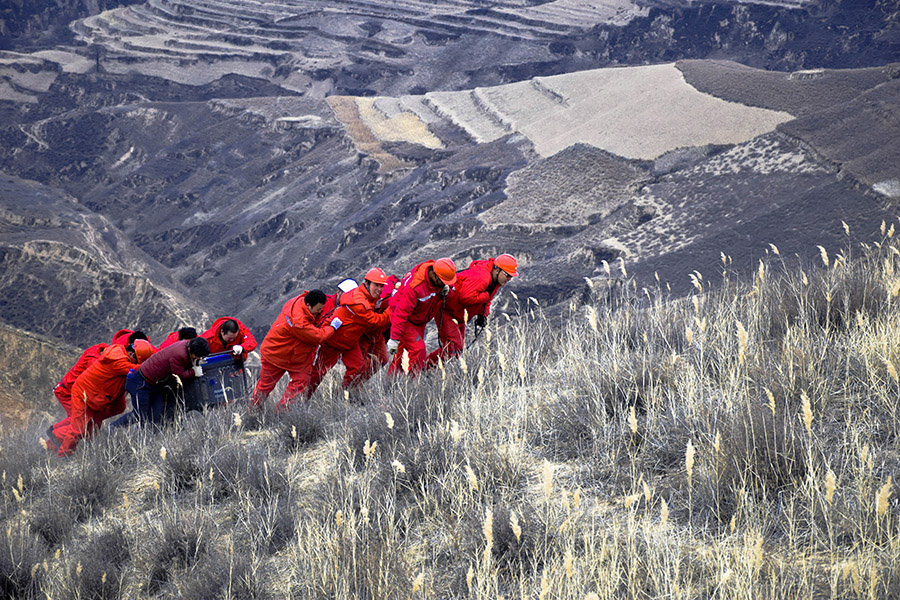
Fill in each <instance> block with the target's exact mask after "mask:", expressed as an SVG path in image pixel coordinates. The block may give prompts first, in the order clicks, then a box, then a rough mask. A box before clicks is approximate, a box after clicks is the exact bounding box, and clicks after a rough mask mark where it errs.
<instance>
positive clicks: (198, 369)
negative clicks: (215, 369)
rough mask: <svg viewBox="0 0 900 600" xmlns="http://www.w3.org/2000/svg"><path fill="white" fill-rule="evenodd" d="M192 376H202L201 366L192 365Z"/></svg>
mask: <svg viewBox="0 0 900 600" xmlns="http://www.w3.org/2000/svg"><path fill="white" fill-rule="evenodd" d="M194 377H203V367H201V366H200V365H194Z"/></svg>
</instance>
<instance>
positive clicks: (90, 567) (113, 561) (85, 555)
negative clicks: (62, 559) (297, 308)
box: [58, 528, 131, 600]
mask: <svg viewBox="0 0 900 600" xmlns="http://www.w3.org/2000/svg"><path fill="white" fill-rule="evenodd" d="M130 558H131V550H130V548H129V544H128V540H127V538H126V536H125V532H124V530H123V529H121V528H118V529H113V530H109V531H103V532H100V533H98V534H96V535H94V536H92V537H91V539H89V540H88V541H87V543H85V544H83V545H82V547H81V548H79V550H77V551H76V552H75V553H74V555H73V556H70V557H68V558H67V563H68V565H67V568H66V569H65V571H64V574H63V578H62V581H60V582H58V585H59V587H60V591H59V595H60V597H62V598H72V599H73V600H81V599H83V600H113V599H116V598H121V597H122V577H123V567H125V565H126V564H127V562H128V561H129V560H130Z"/></svg>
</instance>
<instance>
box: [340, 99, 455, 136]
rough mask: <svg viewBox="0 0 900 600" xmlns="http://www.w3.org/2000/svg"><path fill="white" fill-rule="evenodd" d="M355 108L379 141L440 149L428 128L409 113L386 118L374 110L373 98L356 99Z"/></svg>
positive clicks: (386, 116)
mask: <svg viewBox="0 0 900 600" xmlns="http://www.w3.org/2000/svg"><path fill="white" fill-rule="evenodd" d="M356 106H357V108H358V109H359V116H360V118H361V119H362V121H363V123H365V124H366V126H367V127H368V128H369V129H370V130H371V131H372V133H373V134H375V136H376V137H378V138H379V139H381V140H384V141H388V142H404V141H406V142H412V143H413V144H419V145H422V146H425V147H426V148H441V147H443V144H441V140H439V139H438V138H437V137H435V135H434V134H433V133H431V132H430V131H428V126H427V125H426V124H425V123H423V122H422V121H421V120H420V119H419V117H418V116H416V115H415V114H414V113H411V112H398V113H396V114H394V115H392V116H388V115H386V114H385V113H383V112H381V111H380V110H378V109H377V108H376V105H375V99H374V98H358V99H357V100H356Z"/></svg>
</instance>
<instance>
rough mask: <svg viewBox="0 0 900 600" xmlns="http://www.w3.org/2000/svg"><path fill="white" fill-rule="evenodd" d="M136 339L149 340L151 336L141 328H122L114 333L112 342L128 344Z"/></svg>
mask: <svg viewBox="0 0 900 600" xmlns="http://www.w3.org/2000/svg"><path fill="white" fill-rule="evenodd" d="M134 340H147V341H148V342H149V341H150V338H148V337H147V334H146V333H144V332H143V331H141V330H140V329H137V330H134V331H132V330H131V329H120V330H118V331H117V332H115V333H114V334H113V341H112V343H113V344H120V345H122V346H128V345H130V344H133V343H134ZM151 346H152V344H151Z"/></svg>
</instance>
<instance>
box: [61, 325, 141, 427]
mask: <svg viewBox="0 0 900 600" xmlns="http://www.w3.org/2000/svg"><path fill="white" fill-rule="evenodd" d="M146 339H147V336H146V335H145V334H144V332H143V331H132V330H130V329H120V330H119V331H117V332H116V333H115V334H113V342H112V343H113V344H121V345H123V346H127V345H130V344H132V343H133V342H134V341H135V340H146ZM108 347H109V344H105V343H102V342H101V343H99V344H94V345H93V346H91V347H90V348H88V349H87V350H85V351H84V352H82V353H81V356H80V357H78V360H77V361H76V362H75V365H74V366H73V367H72V368H71V369H69V371H68V372H67V373H66V374H65V375H63V378H62V379H61V380H60V381H59V383H57V384H56V387H54V388H53V395H54V396H56V399H57V400H59V403H60V405H62V407H63V410H65V411H66V418H65V419H63V420H62V421H60V422H59V423H57V425H60V424H65V425H68V423H69V419H70V417H71V416H72V385H73V384H74V383H75V380H76V379H78V376H79V375H81V374H82V373H84V371H85V370H86V369H87V368H88V367H89V366H91V364H92V363H93V362H94V361H95V360H97V359H98V358H100V355H101V354H103V351H104V350H106V349H107V348H108ZM54 427H55V425H51V426H50V427H49V428H48V429H47V437H48V438H50V439H52V436H53V429H54Z"/></svg>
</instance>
